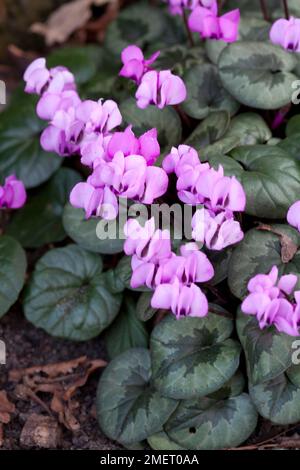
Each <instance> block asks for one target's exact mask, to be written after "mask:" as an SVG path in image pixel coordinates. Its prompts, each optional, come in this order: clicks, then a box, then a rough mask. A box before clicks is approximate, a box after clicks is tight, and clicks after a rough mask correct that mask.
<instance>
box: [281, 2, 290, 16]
mask: <svg viewBox="0 0 300 470" xmlns="http://www.w3.org/2000/svg"><path fill="white" fill-rule="evenodd" d="M282 2H283V9H284V14H285V17H286V19H287V20H288V19H289V18H290V12H289V7H288V2H287V0H282Z"/></svg>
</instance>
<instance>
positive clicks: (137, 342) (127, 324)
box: [105, 296, 149, 359]
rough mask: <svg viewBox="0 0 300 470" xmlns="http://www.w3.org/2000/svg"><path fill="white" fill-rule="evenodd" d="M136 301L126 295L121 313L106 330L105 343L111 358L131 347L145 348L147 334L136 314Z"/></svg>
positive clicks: (146, 345)
mask: <svg viewBox="0 0 300 470" xmlns="http://www.w3.org/2000/svg"><path fill="white" fill-rule="evenodd" d="M136 309H137V306H136V302H135V301H134V300H133V299H132V298H131V297H128V296H127V297H126V298H125V300H124V303H123V306H122V308H121V313H120V314H119V315H118V316H117V318H116V320H115V321H114V323H113V324H112V325H111V327H110V328H109V329H108V330H107V332H106V335H105V344H106V348H107V351H108V354H109V357H110V358H111V359H113V358H115V357H116V356H118V355H119V354H122V353H123V352H125V351H127V350H128V349H131V348H147V347H148V339H149V335H148V332H147V330H146V328H145V325H144V323H143V322H141V321H140V320H139V319H138V317H137V315H136Z"/></svg>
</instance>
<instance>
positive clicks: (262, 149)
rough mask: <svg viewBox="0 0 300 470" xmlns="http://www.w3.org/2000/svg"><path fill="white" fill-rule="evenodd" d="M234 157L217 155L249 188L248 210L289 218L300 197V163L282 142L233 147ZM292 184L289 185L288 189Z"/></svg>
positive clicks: (216, 161)
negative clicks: (294, 204) (281, 144)
mask: <svg viewBox="0 0 300 470" xmlns="http://www.w3.org/2000/svg"><path fill="white" fill-rule="evenodd" d="M230 155H231V157H233V159H234V161H235V164H233V162H232V161H230V158H227V159H226V158H224V157H221V158H219V157H218V156H217V157H213V158H211V159H210V163H211V164H212V165H213V166H214V167H218V166H219V164H222V165H223V167H224V169H225V172H226V174H228V175H235V176H236V177H237V178H238V179H239V180H240V182H241V183H242V185H243V188H244V190H245V192H246V197H247V204H246V213H247V214H249V215H254V216H256V217H262V218H270V219H280V218H285V217H286V214H287V211H288V209H289V207H290V206H291V205H292V204H293V203H294V202H295V201H296V200H298V199H299V187H300V163H299V162H297V161H296V160H295V159H294V158H293V157H292V156H290V155H289V154H288V153H286V152H285V150H283V149H281V148H280V147H278V145H275V146H273V145H248V146H243V147H238V148H236V149H234V150H232V151H231V154H230ZM287 188H288V189H287Z"/></svg>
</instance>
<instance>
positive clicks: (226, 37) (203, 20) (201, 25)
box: [188, 6, 240, 42]
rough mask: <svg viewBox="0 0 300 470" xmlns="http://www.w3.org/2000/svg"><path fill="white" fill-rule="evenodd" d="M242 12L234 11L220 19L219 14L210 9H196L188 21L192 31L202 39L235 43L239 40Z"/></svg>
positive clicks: (200, 7)
mask: <svg viewBox="0 0 300 470" xmlns="http://www.w3.org/2000/svg"><path fill="white" fill-rule="evenodd" d="M239 22H240V10H239V9H236V10H232V11H230V12H228V13H225V14H224V15H222V16H220V17H218V16H217V13H216V12H215V11H213V10H209V9H208V8H203V7H202V6H199V7H197V8H195V9H194V10H193V11H192V13H191V15H190V17H189V20H188V24H189V28H190V30H191V31H194V32H196V33H199V34H200V36H201V37H202V38H210V39H219V40H222V41H225V42H234V41H236V40H237V38H238V28H239Z"/></svg>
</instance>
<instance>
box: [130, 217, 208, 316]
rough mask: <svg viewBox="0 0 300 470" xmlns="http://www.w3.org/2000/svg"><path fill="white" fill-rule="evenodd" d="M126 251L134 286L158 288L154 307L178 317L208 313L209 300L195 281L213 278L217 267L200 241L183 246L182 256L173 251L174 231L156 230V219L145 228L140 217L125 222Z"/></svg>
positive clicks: (152, 302) (152, 303)
mask: <svg viewBox="0 0 300 470" xmlns="http://www.w3.org/2000/svg"><path fill="white" fill-rule="evenodd" d="M125 234H126V236H127V239H126V241H125V244H124V251H125V253H126V254H127V255H131V256H132V259H131V267H132V271H133V272H132V277H131V287H133V288H137V287H140V286H147V287H149V288H150V289H154V290H155V291H154V295H153V297H152V301H151V305H152V307H153V308H161V309H170V310H171V311H172V312H173V313H174V315H176V317H177V318H180V317H182V316H186V315H191V316H200V317H201V316H205V315H206V314H207V313H208V302H207V299H206V297H205V295H204V294H203V292H202V291H201V289H200V288H199V287H198V286H197V285H196V284H195V283H198V282H206V281H208V280H210V279H212V278H213V276H214V269H213V266H212V264H211V263H210V261H209V260H208V258H207V256H206V255H205V254H204V253H201V252H200V251H199V249H198V246H197V244H196V243H188V244H186V245H184V246H182V247H181V249H180V255H179V256H177V255H175V253H172V251H171V242H170V232H169V231H168V230H155V223H154V218H152V219H150V220H148V221H147V222H146V224H145V227H142V226H141V225H140V224H139V223H138V221H137V220H129V221H128V222H127V223H126V225H125Z"/></svg>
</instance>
